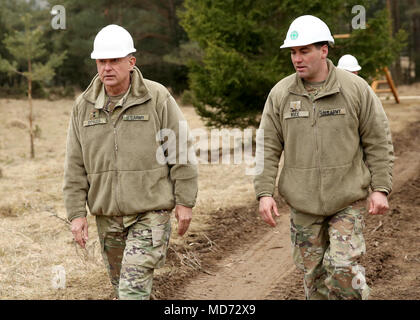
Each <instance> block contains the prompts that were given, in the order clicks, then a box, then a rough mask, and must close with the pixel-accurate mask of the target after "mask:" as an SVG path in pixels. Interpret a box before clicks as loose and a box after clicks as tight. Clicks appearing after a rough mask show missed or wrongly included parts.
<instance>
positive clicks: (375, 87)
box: [371, 67, 400, 103]
mask: <svg viewBox="0 0 420 320" xmlns="http://www.w3.org/2000/svg"><path fill="white" fill-rule="evenodd" d="M383 72H384V73H385V78H386V80H374V81H373V82H372V84H371V87H372V89H373V91H374V92H375V93H383V92H392V94H393V95H394V98H395V102H396V103H400V98H399V97H398V92H397V88H396V87H395V85H394V81H393V80H392V76H391V72H389V70H388V67H384V68H383ZM382 83H383V84H385V83H387V84H388V86H389V89H378V86H379V85H380V84H382Z"/></svg>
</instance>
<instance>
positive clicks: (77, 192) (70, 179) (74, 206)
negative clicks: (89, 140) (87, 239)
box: [63, 105, 89, 221]
mask: <svg viewBox="0 0 420 320" xmlns="http://www.w3.org/2000/svg"><path fill="white" fill-rule="evenodd" d="M88 189H89V184H88V180H87V174H86V170H85V166H84V162H83V156H82V147H81V144H80V140H79V131H78V120H77V105H76V106H75V107H74V108H73V111H72V114H71V117H70V124H69V128H68V132H67V143H66V157H65V162H64V184H63V195H64V205H65V208H66V211H67V219H68V220H69V221H72V220H74V219H76V218H79V217H86V215H87V211H86V199H87V193H88Z"/></svg>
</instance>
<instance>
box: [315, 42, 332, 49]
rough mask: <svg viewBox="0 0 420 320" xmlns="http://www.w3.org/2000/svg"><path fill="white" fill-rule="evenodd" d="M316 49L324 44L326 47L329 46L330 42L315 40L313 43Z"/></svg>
mask: <svg viewBox="0 0 420 320" xmlns="http://www.w3.org/2000/svg"><path fill="white" fill-rule="evenodd" d="M313 45H314V46H315V47H316V48H317V49H320V48H321V47H322V46H324V45H326V46H327V47H328V48H329V47H330V44H329V43H328V41H320V42H315V43H314V44H313Z"/></svg>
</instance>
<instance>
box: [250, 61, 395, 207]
mask: <svg viewBox="0 0 420 320" xmlns="http://www.w3.org/2000/svg"><path fill="white" fill-rule="evenodd" d="M327 64H328V69H329V74H328V78H327V79H326V82H325V86H324V89H323V90H322V92H320V93H319V94H318V95H317V96H316V97H315V100H314V102H312V101H311V99H310V98H309V96H308V94H307V92H306V90H305V88H304V86H303V83H302V80H301V79H300V78H299V77H298V76H297V75H296V74H292V75H290V76H288V77H286V78H284V79H283V80H281V81H280V82H278V83H277V84H276V86H274V88H273V89H272V90H271V92H270V94H269V96H268V98H267V101H266V104H265V107H264V112H263V116H262V119H261V123H260V129H263V130H264V170H263V172H262V173H261V174H260V175H258V176H255V178H254V187H255V192H256V196H257V199H259V197H261V196H263V195H273V194H274V188H275V180H276V176H277V170H278V163H279V159H280V156H281V154H282V152H284V167H283V169H282V171H281V174H280V178H279V186H278V188H279V192H280V194H281V195H282V196H283V197H284V199H285V200H286V202H287V203H288V204H289V205H290V206H292V207H293V208H295V209H296V210H298V211H301V212H305V213H309V214H315V215H332V214H334V213H336V212H337V211H339V210H341V209H343V208H345V207H347V206H349V205H350V204H351V203H353V202H355V201H357V200H360V199H364V198H366V197H367V195H368V193H369V187H371V188H372V190H374V191H385V192H387V193H390V192H391V189H392V167H393V163H394V154H393V145H392V141H391V133H390V129H389V124H388V119H387V117H386V114H385V112H384V110H383V108H382V105H381V102H380V100H379V99H378V97H377V96H376V95H375V93H374V92H373V91H372V89H371V88H370V86H369V85H368V84H367V83H366V81H364V80H363V79H362V78H360V77H359V76H357V75H354V74H352V73H350V72H348V71H345V70H341V69H337V68H336V67H335V66H334V65H333V64H332V62H331V61H330V60H327Z"/></svg>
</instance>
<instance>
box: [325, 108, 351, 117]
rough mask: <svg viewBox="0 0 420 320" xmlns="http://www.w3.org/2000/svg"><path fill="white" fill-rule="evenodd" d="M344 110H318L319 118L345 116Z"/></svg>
mask: <svg viewBox="0 0 420 320" xmlns="http://www.w3.org/2000/svg"><path fill="white" fill-rule="evenodd" d="M345 114H346V109H344V108H342V109H330V110H320V111H319V116H320V117H327V116H338V115H345Z"/></svg>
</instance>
